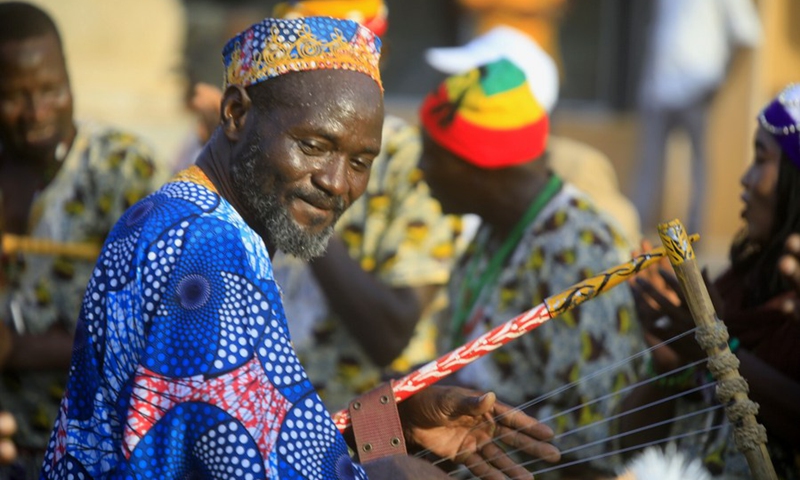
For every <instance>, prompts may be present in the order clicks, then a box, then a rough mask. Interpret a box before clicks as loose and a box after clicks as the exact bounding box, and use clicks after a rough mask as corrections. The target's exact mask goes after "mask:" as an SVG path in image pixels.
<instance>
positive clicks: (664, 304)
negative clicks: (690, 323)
mask: <svg viewBox="0 0 800 480" xmlns="http://www.w3.org/2000/svg"><path fill="white" fill-rule="evenodd" d="M638 284H639V287H641V289H642V290H644V292H645V293H646V294H647V295H649V296H650V297H652V298H653V300H655V301H656V302H657V303H658V305H659V306H660V307H661V309H662V310H663V311H664V313H666V314H667V315H669V316H670V317H672V318H681V317H682V316H683V315H682V313H683V312H681V310H680V308H678V307H677V306H675V304H674V303H672V302H671V301H670V300H669V299H667V298H666V297H665V296H664V295H662V294H661V292H659V291H658V289H656V288H655V287H653V286H652V285H651V284H650V283H648V282H638Z"/></svg>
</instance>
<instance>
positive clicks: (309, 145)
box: [300, 140, 325, 155]
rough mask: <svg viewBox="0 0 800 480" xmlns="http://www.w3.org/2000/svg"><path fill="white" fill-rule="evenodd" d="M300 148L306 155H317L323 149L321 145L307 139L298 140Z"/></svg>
mask: <svg viewBox="0 0 800 480" xmlns="http://www.w3.org/2000/svg"><path fill="white" fill-rule="evenodd" d="M300 149H301V150H303V152H305V153H306V154H308V155H319V154H320V153H323V152H324V151H325V149H324V148H323V147H322V145H320V144H318V143H317V142H312V141H308V140H300Z"/></svg>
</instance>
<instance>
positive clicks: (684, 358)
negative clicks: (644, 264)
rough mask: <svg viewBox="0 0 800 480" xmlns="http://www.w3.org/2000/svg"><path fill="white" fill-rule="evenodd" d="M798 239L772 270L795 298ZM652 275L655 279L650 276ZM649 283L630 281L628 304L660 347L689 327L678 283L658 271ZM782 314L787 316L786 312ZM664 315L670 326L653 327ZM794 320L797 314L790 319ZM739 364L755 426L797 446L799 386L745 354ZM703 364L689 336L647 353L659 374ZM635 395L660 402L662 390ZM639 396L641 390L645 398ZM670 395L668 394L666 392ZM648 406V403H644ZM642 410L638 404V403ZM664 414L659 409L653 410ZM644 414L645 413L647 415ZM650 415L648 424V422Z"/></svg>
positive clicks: (793, 306) (792, 306) (794, 307)
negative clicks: (630, 302)
mask: <svg viewBox="0 0 800 480" xmlns="http://www.w3.org/2000/svg"><path fill="white" fill-rule="evenodd" d="M798 265H800V235H798V234H794V235H791V236H790V237H789V238H788V239H787V242H786V254H785V255H784V256H783V257H781V259H780V261H779V263H778V268H780V270H781V272H782V273H783V274H784V275H786V276H787V278H788V279H789V280H790V282H791V284H792V285H793V286H794V288H795V291H796V292H797V293H798V294H800V269H798V268H797V267H798ZM656 274H657V276H656ZM656 274H654V273H653V272H650V273H649V277H645V278H637V279H635V284H634V285H632V286H633V288H634V298H636V301H637V311H638V312H639V313H640V321H641V322H642V325H643V327H644V328H645V330H646V334H645V335H646V338H647V339H648V342H649V343H650V344H651V345H654V344H657V343H660V342H661V341H662V339H669V338H673V337H674V336H676V335H678V334H680V333H683V332H685V331H687V330H688V329H691V328H693V327H694V321H693V320H692V317H691V313H689V309H688V307H686V304H685V302H684V300H683V296H682V295H681V294H680V293H679V292H680V289H679V288H678V287H679V285H678V282H677V279H676V278H675V276H674V274H673V273H672V272H671V271H667V270H665V269H664V268H661V269H659V271H657V272H656ZM703 278H704V279H705V281H706V285H707V286H708V287H709V294H710V295H711V299H712V302H713V303H714V305H715V309H716V310H717V311H720V306H721V301H720V300H719V296H718V295H717V294H716V291H715V290H714V288H713V287H712V286H711V282H710V281H709V280H708V277H707V275H706V273H705V271H704V273H703ZM785 308H787V309H788V310H791V312H793V313H794V312H798V308H800V307H799V306H798V302H797V301H796V300H793V301H790V302H788V303H787V305H786V307H785ZM788 310H787V312H788ZM664 315H667V316H669V319H670V322H668V323H667V322H656V319H657V318H659V317H661V316H664ZM795 315H796V316H797V317H798V318H800V313H795ZM736 356H737V357H738V358H739V361H740V366H739V373H740V374H741V375H742V377H744V378H745V379H746V380H747V382H748V384H749V386H750V392H749V394H748V395H749V397H750V398H751V399H752V400H754V401H755V402H757V403H759V404H760V406H761V408H760V411H759V414H758V419H759V421H761V422H763V423H764V425H765V426H766V427H767V428H768V429H769V430H770V433H771V434H774V435H778V436H779V437H781V438H784V439H786V440H788V441H791V442H800V384H798V383H797V382H795V381H794V380H792V379H791V378H789V377H788V376H786V375H784V374H783V373H781V372H780V371H778V370H777V369H775V368H774V367H772V366H771V365H769V364H767V363H766V362H764V361H763V360H761V359H760V358H758V357H757V356H755V355H753V354H752V353H750V352H749V351H747V350H746V349H739V350H738V351H737V352H736ZM704 358H706V354H705V352H703V351H702V349H700V347H699V346H698V345H697V343H696V342H695V340H694V338H693V336H692V335H687V336H685V337H684V338H682V339H680V340H678V341H675V342H673V343H671V344H670V345H669V346H664V347H660V348H659V349H657V350H656V351H654V352H653V360H654V366H655V369H656V371H658V372H665V371H670V370H672V369H675V368H677V367H679V366H681V365H685V364H687V363H690V362H693V361H696V360H702V359H704ZM646 387H648V388H644V389H642V391H639V392H638V395H641V397H640V400H645V399H650V400H649V401H652V399H654V398H657V397H659V396H661V397H663V396H666V395H665V392H664V390H663V389H662V390H660V391H658V390H657V389H655V387H653V386H652V385H648V386H646ZM645 390H647V391H646V392H645ZM672 393H674V392H672ZM645 403H649V402H645ZM640 404H643V403H640ZM659 408H665V407H659ZM648 411H650V410H649V409H648ZM652 416H653V414H651V418H650V420H649V421H650V422H651V423H652V422H654V421H655V420H653V418H652Z"/></svg>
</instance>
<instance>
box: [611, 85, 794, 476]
mask: <svg viewBox="0 0 800 480" xmlns="http://www.w3.org/2000/svg"><path fill="white" fill-rule="evenodd" d="M753 146H754V159H753V162H752V164H751V165H750V167H749V168H748V169H747V171H746V172H745V174H744V175H743V176H742V179H741V186H742V188H743V192H742V195H741V198H742V200H743V202H744V209H743V211H742V217H743V218H744V220H745V227H744V228H743V229H742V230H741V232H740V233H739V235H737V236H736V238H734V240H733V243H732V245H731V250H730V267H729V268H728V269H727V270H726V271H725V272H724V273H723V274H722V275H721V276H720V277H719V278H717V279H716V280H715V281H714V282H713V283H711V282H709V284H710V286H709V291H710V293H711V298H712V300H714V307H715V310H716V312H717V314H718V315H719V317H720V318H721V319H722V320H723V321H724V322H725V324H726V326H727V328H728V332H729V334H730V337H731V340H730V349H731V351H732V352H733V353H735V354H736V356H737V357H738V359H739V362H740V363H741V364H740V366H739V371H740V373H741V375H742V377H744V378H745V379H746V380H747V382H748V383H749V388H750V391H749V397H750V398H751V399H752V400H754V401H756V402H757V403H758V404H759V405H760V410H759V415H758V419H759V421H760V422H762V423H763V425H764V426H765V427H766V429H767V435H768V438H769V442H768V444H767V448H768V450H769V451H770V455H771V457H772V462H773V464H774V466H775V469H776V471H777V472H778V474H779V476H780V478H785V479H796V478H800V449H798V445H800V355H798V354H797V351H798V349H800V321H798V318H800V310H798V303H797V299H798V298H800V268H798V267H799V266H800V263H798V258H800V235H798V233H800V85H792V86H789V87H787V88H786V89H785V90H784V91H783V92H781V93H780V95H778V96H777V97H776V98H775V99H773V100H772V101H771V102H770V103H769V104H767V105H766V106H765V107H764V109H763V110H762V111H761V114H760V115H759V117H758V125H757V127H756V129H755V133H754V138H753ZM663 267H664V269H665V271H664V272H663V273H661V274H659V273H658V270H656V269H648V270H647V271H646V272H645V273H643V274H642V275H639V276H638V277H637V278H636V279H635V282H634V285H635V289H634V292H635V293H636V294H637V295H636V297H637V308H638V311H639V313H640V315H639V319H640V320H641V321H642V324H643V326H644V328H645V330H646V335H647V340H648V342H649V343H650V344H657V343H660V342H661V341H662V340H666V339H670V338H673V337H675V336H676V335H678V334H680V333H683V332H685V331H687V330H689V329H691V328H693V327H694V326H695V325H694V322H693V321H692V317H691V314H690V312H689V309H688V307H687V306H686V303H685V301H684V300H683V298H682V296H681V294H680V290H679V289H678V288H677V280H676V279H675V278H674V276H673V275H672V274H671V271H672V270H671V268H670V267H669V263H667V262H665V264H664V265H663ZM664 317H667V319H668V320H669V321H664V320H663V319H664ZM652 358H653V361H654V362H653V369H654V372H655V373H665V372H670V371H672V370H674V369H676V368H679V367H682V366H684V365H687V364H689V363H691V362H694V361H697V360H702V359H704V358H705V353H704V352H703V351H702V350H700V348H699V347H698V345H697V342H696V341H695V340H694V339H693V338H692V337H685V338H684V339H682V340H679V341H676V342H673V343H672V344H670V345H669V346H662V347H659V348H658V349H657V350H655V351H654V352H653V357H652ZM704 365H705V364H704ZM697 373H699V375H696V374H695V373H694V370H686V371H684V372H682V373H676V374H673V375H672V377H671V379H668V380H669V381H668V382H658V383H652V382H651V383H649V384H647V385H643V386H642V387H639V388H637V389H636V390H635V391H634V392H633V393H632V394H631V395H630V397H629V398H628V399H627V400H626V403H627V404H628V406H629V407H635V406H638V405H647V404H650V403H652V402H655V401H657V400H662V399H665V398H667V397H671V396H673V395H674V394H677V393H680V392H682V391H684V390H687V389H689V388H693V387H696V386H699V385H706V384H707V382H709V381H710V379H709V377H708V376H707V375H706V370H705V367H703V368H702V369H701V370H700V371H699V372H697ZM708 391H709V393H711V392H710V390H708ZM698 397H699V396H694V397H683V398H679V399H672V400H670V401H669V402H666V403H662V404H660V405H659V406H657V407H654V408H648V409H647V410H643V411H641V412H640V413H638V414H636V415H634V416H630V417H626V418H627V420H626V423H629V424H630V425H629V427H626V428H627V429H630V430H632V429H634V428H636V427H640V426H642V425H652V424H654V423H656V421H659V420H669V419H672V418H675V417H677V416H680V415H683V414H686V413H690V412H697V411H699V410H700V409H702V408H706V407H708V405H709V404H712V405H715V404H716V405H718V402H717V401H716V399H715V398H711V396H710V395H709V396H708V397H706V398H702V397H700V398H698ZM701 426H721V427H722V428H721V430H719V431H717V432H710V433H707V434H704V435H692V436H689V437H687V438H685V439H683V440H681V444H680V446H681V448H682V449H684V450H685V451H687V452H689V453H690V454H691V455H692V456H694V457H696V458H700V459H702V461H703V462H704V463H705V465H706V467H707V468H708V469H709V470H710V471H711V472H712V473H714V474H715V475H725V478H750V472H749V469H748V466H747V463H746V461H745V458H744V456H743V455H742V454H741V453H740V452H738V451H737V448H736V445H735V444H734V442H732V441H730V439H731V429H732V427H731V425H730V423H729V422H728V421H727V419H724V418H723V415H722V412H721V411H720V410H717V411H715V412H711V413H708V414H705V415H702V416H695V417H692V418H687V419H683V420H681V421H679V422H675V423H674V424H673V425H670V424H669V423H667V424H665V425H664V426H663V427H661V428H658V429H651V430H648V431H646V432H644V433H640V434H639V435H638V436H637V437H631V438H630V439H629V441H630V442H631V443H632V444H633V445H640V444H642V443H644V442H648V441H651V440H656V439H659V438H666V437H668V436H671V435H676V434H685V433H688V432H692V431H696V430H698V429H699V428H701Z"/></svg>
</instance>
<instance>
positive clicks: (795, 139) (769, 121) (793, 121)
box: [758, 83, 800, 168]
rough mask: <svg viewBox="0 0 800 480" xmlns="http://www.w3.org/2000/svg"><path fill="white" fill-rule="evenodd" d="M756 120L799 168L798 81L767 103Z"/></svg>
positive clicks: (799, 89) (799, 101) (799, 91)
mask: <svg viewBox="0 0 800 480" xmlns="http://www.w3.org/2000/svg"><path fill="white" fill-rule="evenodd" d="M758 121H759V123H760V124H761V126H762V127H764V129H765V130H766V131H768V132H769V133H771V134H772V135H773V136H774V137H775V139H776V140H777V141H778V143H779V144H780V145H781V149H782V150H783V151H784V152H786V155H787V156H788V157H789V159H790V160H791V161H792V163H794V165H795V166H796V167H797V168H800V83H794V84H791V85H789V86H788V87H786V88H784V89H783V91H782V92H781V93H780V94H779V95H778V96H777V97H775V99H774V100H772V102H770V103H769V105H767V106H766V107H764V110H762V111H761V114H760V115H759V116H758Z"/></svg>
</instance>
